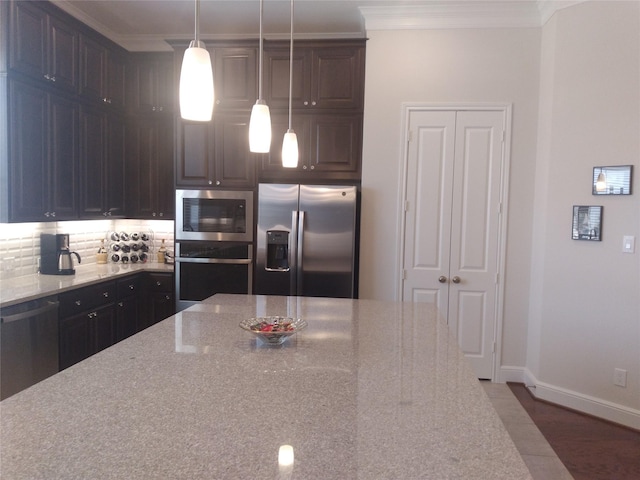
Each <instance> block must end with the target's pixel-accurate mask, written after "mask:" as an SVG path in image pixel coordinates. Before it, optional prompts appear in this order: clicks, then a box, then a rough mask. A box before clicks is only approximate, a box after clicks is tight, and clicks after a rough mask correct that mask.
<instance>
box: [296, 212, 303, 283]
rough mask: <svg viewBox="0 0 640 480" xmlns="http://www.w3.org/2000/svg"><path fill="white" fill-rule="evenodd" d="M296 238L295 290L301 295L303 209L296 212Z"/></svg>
mask: <svg viewBox="0 0 640 480" xmlns="http://www.w3.org/2000/svg"><path fill="white" fill-rule="evenodd" d="M297 236H298V238H297V241H296V243H297V244H298V245H297V248H296V277H297V278H296V280H297V281H296V284H297V287H298V291H297V295H302V292H303V290H302V288H303V285H302V268H303V265H302V259H303V256H304V248H303V247H304V211H302V210H301V211H300V212H299V213H298V235H297Z"/></svg>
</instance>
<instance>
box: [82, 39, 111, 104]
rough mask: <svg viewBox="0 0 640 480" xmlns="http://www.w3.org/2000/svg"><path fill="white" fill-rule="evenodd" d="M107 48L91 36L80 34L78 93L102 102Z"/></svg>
mask: <svg viewBox="0 0 640 480" xmlns="http://www.w3.org/2000/svg"><path fill="white" fill-rule="evenodd" d="M106 78H107V49H106V48H105V47H104V46H103V45H101V44H100V43H98V42H96V41H95V40H93V39H92V38H89V37H87V36H85V35H81V36H80V94H81V95H83V96H84V97H87V98H89V99H91V100H95V101H100V102H103V101H104V99H105V98H106V84H105V80H106Z"/></svg>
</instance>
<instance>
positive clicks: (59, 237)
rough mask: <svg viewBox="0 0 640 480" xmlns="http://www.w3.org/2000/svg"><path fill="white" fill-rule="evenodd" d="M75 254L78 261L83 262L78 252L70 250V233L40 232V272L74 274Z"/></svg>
mask: <svg viewBox="0 0 640 480" xmlns="http://www.w3.org/2000/svg"><path fill="white" fill-rule="evenodd" d="M71 255H75V256H76V258H77V259H78V263H80V262H81V258H80V255H79V254H78V253H77V252H70V251H69V234H68V233H58V234H51V233H42V234H40V273H43V274H45V275H73V274H74V273H76V271H75V269H74V268H73V258H71Z"/></svg>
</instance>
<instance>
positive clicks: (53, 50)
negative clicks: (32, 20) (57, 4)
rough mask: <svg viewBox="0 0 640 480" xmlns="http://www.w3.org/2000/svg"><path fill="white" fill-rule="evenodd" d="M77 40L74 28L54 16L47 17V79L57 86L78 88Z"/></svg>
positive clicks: (66, 88)
mask: <svg viewBox="0 0 640 480" xmlns="http://www.w3.org/2000/svg"><path fill="white" fill-rule="evenodd" d="M78 42H79V35H78V32H77V31H76V30H74V29H73V28H72V27H70V26H69V25H68V24H67V23H65V22H63V21H62V20H59V19H58V18H56V17H49V62H48V63H49V67H48V75H49V80H50V81H51V82H53V83H54V84H55V86H56V87H57V88H62V89H65V90H68V91H70V92H76V91H77V90H78V63H77V59H78V48H79V46H78Z"/></svg>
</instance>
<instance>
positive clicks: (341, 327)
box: [0, 294, 531, 480]
mask: <svg viewBox="0 0 640 480" xmlns="http://www.w3.org/2000/svg"><path fill="white" fill-rule="evenodd" d="M264 315H288V316H293V317H300V318H304V319H306V320H307V322H308V327H307V328H306V329H305V330H303V331H301V332H299V333H297V334H295V335H294V336H292V337H291V338H289V339H288V340H287V341H286V342H285V343H284V344H283V345H281V346H275V347H273V346H266V345H264V344H262V343H261V342H260V340H257V339H256V338H255V337H254V336H253V335H252V334H251V333H250V332H246V331H244V330H242V329H240V328H239V327H238V323H239V322H240V321H241V320H242V319H245V318H250V317H254V316H264ZM0 422H1V431H0V434H1V438H2V442H1V445H0V458H1V462H2V463H1V465H2V478H12V479H14V478H15V479H19V478H29V479H39V478H41V479H48V480H52V479H76V478H77V479H87V478H91V479H111V478H113V479H142V478H144V479H156V478H157V479H169V478H170V479H216V480H224V479H229V480H238V479H252V480H257V479H285V478H286V479H305V480H307V479H322V480H330V479H336V480H349V479H361V480H377V479H401V480H413V479H415V480H418V479H438V480H443V479H465V480H467V479H478V480H487V479H491V480H499V479H508V480H517V479H530V478H531V476H530V474H529V471H528V470H527V467H526V466H525V464H524V462H523V460H522V458H521V457H520V455H519V454H518V452H517V450H516V447H515V446H514V444H513V442H512V440H511V439H510V437H509V435H508V433H507V431H506V430H505V428H504V426H503V424H502V422H501V420H500V419H499V417H498V415H497V414H496V412H495V410H494V409H493V407H492V406H491V404H490V402H489V399H488V397H487V396H486V394H485V392H484V390H483V389H482V387H481V386H480V384H479V382H478V380H477V379H476V378H475V376H474V375H473V372H472V370H471V368H470V366H469V365H468V363H467V361H466V360H465V358H464V357H463V355H462V353H461V352H460V350H459V348H458V346H457V342H456V341H455V339H454V338H452V337H451V336H450V334H449V330H448V327H447V325H446V324H445V323H444V322H443V321H442V320H441V319H440V317H439V314H438V312H437V310H436V309H435V307H434V306H433V305H431V304H424V303H415V304H414V303H395V302H380V301H373V300H350V299H331V298H304V297H276V296H251V295H226V294H225V295H221V294H219V295H215V296H213V297H211V298H209V299H207V300H206V301H205V302H203V303H201V304H198V305H195V306H193V307H191V308H189V309H187V310H185V311H183V312H180V313H178V314H176V315H175V316H173V317H169V318H168V319H166V320H164V321H162V322H160V323H158V324H156V325H154V326H152V327H150V328H148V329H146V330H144V331H142V332H140V333H138V334H136V335H134V336H133V337H130V338H128V339H127V340H125V341H123V342H120V343H119V344H116V345H114V346H113V347H111V348H108V349H106V350H104V351H102V352H100V353H98V354H97V355H94V356H93V357H90V358H89V359H87V360H85V361H83V362H80V363H78V364H76V365H74V366H72V367H70V368H68V369H66V370H64V371H62V372H60V373H58V374H57V375H54V376H53V377H50V378H48V379H47V380H44V381H42V382H40V383H39V384H36V385H34V386H33V387H31V388H29V389H27V390H24V391H22V392H20V393H18V394H16V395H14V396H12V397H10V398H8V399H6V400H4V401H3V402H1V403H0ZM281 445H290V446H292V447H293V452H294V463H293V465H292V466H279V465H278V451H279V447H280V446H281Z"/></svg>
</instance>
